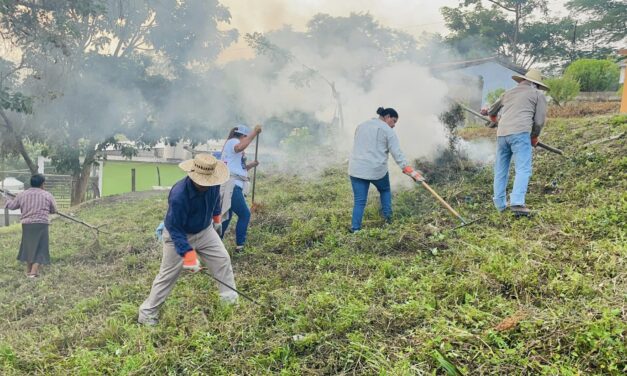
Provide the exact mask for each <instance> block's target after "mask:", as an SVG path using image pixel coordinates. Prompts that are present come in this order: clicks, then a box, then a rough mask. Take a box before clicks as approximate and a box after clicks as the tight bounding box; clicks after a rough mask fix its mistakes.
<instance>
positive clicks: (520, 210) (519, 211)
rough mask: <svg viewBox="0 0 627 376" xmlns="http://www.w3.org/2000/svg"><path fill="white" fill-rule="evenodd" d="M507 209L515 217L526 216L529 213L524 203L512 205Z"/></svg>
mask: <svg viewBox="0 0 627 376" xmlns="http://www.w3.org/2000/svg"><path fill="white" fill-rule="evenodd" d="M509 210H511V211H512V213H514V215H515V216H516V217H522V216H525V217H528V216H530V215H531V210H530V209H529V208H528V207H526V206H524V205H512V206H511V207H510V208H509Z"/></svg>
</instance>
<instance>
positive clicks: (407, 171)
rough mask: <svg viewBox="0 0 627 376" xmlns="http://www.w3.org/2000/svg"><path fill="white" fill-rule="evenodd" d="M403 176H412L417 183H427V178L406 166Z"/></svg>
mask: <svg viewBox="0 0 627 376" xmlns="http://www.w3.org/2000/svg"><path fill="white" fill-rule="evenodd" d="M403 174H405V175H408V176H411V178H412V179H414V180H415V181H425V178H424V177H423V176H422V172H421V171H419V170H414V169H413V168H412V167H411V166H405V167H404V168H403Z"/></svg>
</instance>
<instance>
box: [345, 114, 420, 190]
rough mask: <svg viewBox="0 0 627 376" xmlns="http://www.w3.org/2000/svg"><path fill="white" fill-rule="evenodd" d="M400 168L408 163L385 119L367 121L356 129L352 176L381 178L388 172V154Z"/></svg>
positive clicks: (350, 168)
mask: <svg viewBox="0 0 627 376" xmlns="http://www.w3.org/2000/svg"><path fill="white" fill-rule="evenodd" d="M389 153H392V157H394V160H395V161H396V164H398V165H399V167H400V168H403V167H405V166H407V165H408V163H407V160H406V159H405V155H404V154H403V152H402V151H401V146H400V143H399V141H398V137H396V133H394V130H393V129H392V128H390V126H389V125H387V124H386V123H385V122H384V121H383V120H380V119H378V118H374V119H371V120H368V121H365V122H363V123H361V124H359V126H358V127H357V129H356V130H355V140H354V143H353V151H352V152H351V158H350V160H349V162H348V174H349V175H350V176H353V177H356V178H360V179H366V180H379V179H381V178H382V177H384V176H385V174H387V172H388V154H389Z"/></svg>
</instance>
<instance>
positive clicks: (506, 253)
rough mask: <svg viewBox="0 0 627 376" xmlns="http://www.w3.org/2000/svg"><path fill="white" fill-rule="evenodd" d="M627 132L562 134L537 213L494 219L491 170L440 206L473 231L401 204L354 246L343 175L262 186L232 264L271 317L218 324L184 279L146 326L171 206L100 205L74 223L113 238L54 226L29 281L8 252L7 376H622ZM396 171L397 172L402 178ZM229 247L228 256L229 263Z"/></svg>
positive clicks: (421, 197) (537, 190) (422, 206)
mask: <svg viewBox="0 0 627 376" xmlns="http://www.w3.org/2000/svg"><path fill="white" fill-rule="evenodd" d="M626 130H627V117H625V116H622V117H621V116H613V117H612V116H605V117H596V118H586V119H568V120H552V121H551V122H550V124H548V125H547V127H546V129H545V132H544V134H543V141H546V142H547V143H549V144H551V145H554V146H556V147H559V148H561V149H563V150H565V151H566V153H568V154H569V156H570V157H571V158H570V159H568V158H561V157H559V156H557V155H554V154H550V153H548V152H545V151H542V150H536V152H535V157H534V177H533V179H532V183H531V184H530V194H529V195H528V204H529V205H530V206H531V207H532V208H533V209H536V210H539V213H538V214H537V215H536V216H535V217H533V218H532V219H530V220H527V219H520V220H515V219H513V218H512V217H511V216H510V215H500V214H497V213H496V212H495V210H494V209H493V207H492V203H491V186H492V172H491V168H486V169H484V170H479V172H477V171H474V172H466V173H463V174H462V175H460V176H459V177H458V179H457V180H455V181H449V182H448V183H447V184H445V183H436V184H434V185H433V186H434V188H435V189H436V190H437V191H438V192H439V193H441V194H442V196H443V197H444V198H445V199H446V200H447V201H449V202H450V203H451V204H452V205H453V206H454V207H455V208H458V209H459V211H460V212H461V214H462V215H465V216H467V217H478V216H486V220H485V221H483V222H481V223H480V224H476V225H474V226H471V227H468V228H464V229H461V230H458V231H456V232H447V231H445V230H446V229H448V228H450V227H452V226H453V225H454V224H455V222H454V220H453V219H452V218H451V217H450V216H449V214H448V213H447V212H446V211H445V210H444V209H442V208H441V207H440V206H439V205H438V203H437V202H435V201H434V200H433V199H432V198H431V197H430V196H429V194H428V192H426V191H425V190H424V189H421V188H420V187H416V188H415V189H412V190H406V191H398V190H397V192H396V193H395V198H394V209H395V222H394V224H392V225H384V223H383V221H382V220H381V219H380V218H379V216H378V208H377V201H378V200H377V197H376V196H377V195H376V193H375V194H371V200H370V203H369V205H368V207H367V210H366V215H365V221H364V228H365V230H363V231H362V232H360V233H358V234H354V235H353V234H349V233H348V231H347V230H348V226H349V223H350V215H351V207H352V194H351V192H350V185H349V181H348V178H347V176H346V173H345V171H346V168H345V166H338V167H335V168H329V169H328V170H327V171H326V172H325V173H323V174H322V176H320V177H319V178H316V179H311V180H303V179H301V178H299V177H295V176H278V177H268V176H261V178H260V180H259V182H258V183H259V184H258V186H257V189H258V192H257V194H258V195H259V198H260V199H262V201H263V202H264V208H263V210H260V211H259V212H258V213H256V214H255V216H254V218H253V221H252V228H251V231H250V238H249V243H248V244H249V247H248V248H247V250H246V252H245V253H244V254H242V255H237V256H235V257H234V258H233V266H234V270H235V275H236V280H237V283H238V287H239V288H241V289H242V290H243V291H245V292H248V293H250V294H251V295H253V296H259V297H260V300H261V301H262V302H265V303H271V304H273V305H274V306H276V307H277V309H276V310H275V311H274V312H273V313H267V312H265V311H264V310H262V309H260V308H259V307H257V306H255V305H253V304H251V303H249V302H246V301H242V302H241V303H240V304H239V306H237V307H226V306H223V305H221V304H219V300H218V296H217V293H216V288H215V285H214V282H213V281H212V280H210V279H209V278H208V277H207V276H204V275H201V274H199V275H188V276H184V277H182V278H181V279H179V281H178V284H177V285H176V287H175V289H174V290H173V292H172V294H171V295H170V297H169V299H168V300H167V301H166V303H165V305H164V307H163V309H162V311H161V313H162V315H161V322H160V324H159V325H158V326H157V327H155V328H147V327H142V326H139V325H138V324H136V318H137V308H138V306H139V304H140V303H141V302H142V301H143V299H145V298H146V296H147V294H148V292H149V290H150V284H151V282H152V280H153V278H154V277H155V275H156V273H157V270H158V267H159V261H160V252H161V249H160V246H159V244H158V243H157V242H156V240H155V237H154V228H155V227H156V225H157V224H158V223H159V222H160V220H161V218H162V217H163V215H164V211H165V209H166V194H165V193H159V194H157V195H155V196H152V197H150V198H146V197H145V196H144V197H138V198H133V196H124V197H121V198H120V200H121V201H120V202H116V200H115V197H111V198H108V199H107V200H106V202H102V204H100V205H89V206H85V207H84V208H82V209H81V210H78V211H77V213H76V214H77V215H78V216H79V217H80V218H81V219H83V220H85V221H88V222H90V223H94V224H102V223H109V225H108V226H107V227H106V230H107V231H108V232H110V233H111V234H109V235H106V234H105V235H101V236H100V238H99V241H98V243H97V244H94V241H93V236H92V235H91V234H89V233H85V232H84V230H83V228H81V227H79V226H77V225H75V224H72V223H67V222H64V221H61V220H56V221H54V222H53V224H52V226H51V242H52V243H51V255H52V260H53V265H52V266H50V267H49V268H46V269H45V271H44V275H43V276H42V277H41V278H40V279H39V280H37V281H32V280H27V279H26V278H25V277H24V276H23V274H22V273H23V272H22V266H21V265H18V263H17V261H16V260H15V257H16V254H17V249H18V246H19V239H20V232H19V227H17V228H15V227H14V228H13V230H9V231H7V230H3V231H2V232H0V250H1V251H0V286H1V290H0V320H1V324H0V325H1V327H2V328H1V330H0V374H3V375H12V374H24V375H26V374H29V375H31V374H47V375H50V374H52V375H54V374H59V375H69V374H72V375H74V374H125V375H141V374H158V375H165V374H171V375H193V374H212V375H213V374H217V375H219V374H237V375H244V374H250V375H260V374H273V373H280V372H281V373H282V374H286V375H287V374H295V375H296V374H305V375H307V374H311V375H314V374H389V375H415V374H418V375H420V374H450V375H454V374H468V375H469V374H490V375H511V374H533V375H538V374H545V375H556V374H561V375H577V374H586V375H623V374H625V372H627V360H626V359H627V349H626V345H625V343H626V335H627V247H626V244H625V243H626V242H625V240H626V238H625V236H626V234H625V228H626V215H627V214H626V213H627V193H626V192H627V175H626V171H627V156H626V153H625V151H626V148H625V138H622V139H613V140H609V141H607V140H606V141H603V140H604V139H607V138H610V137H611V136H614V135H616V134H620V133H621V132H625V131H626ZM391 168H396V166H391ZM232 237H233V235H232V234H229V240H228V242H227V248H229V249H233V243H232V240H231V239H232Z"/></svg>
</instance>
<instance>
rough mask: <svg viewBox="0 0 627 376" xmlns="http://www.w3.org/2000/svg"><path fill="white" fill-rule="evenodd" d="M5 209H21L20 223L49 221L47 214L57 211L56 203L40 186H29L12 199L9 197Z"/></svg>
mask: <svg viewBox="0 0 627 376" xmlns="http://www.w3.org/2000/svg"><path fill="white" fill-rule="evenodd" d="M5 207H6V208H7V209H11V210H16V209H20V210H21V211H22V224H31V223H47V224H49V223H50V219H49V218H48V214H54V213H56V212H57V203H56V202H55V201H54V197H52V194H51V193H50V192H48V191H44V190H43V189H41V188H29V189H27V190H26V191H24V192H22V193H19V194H18V195H17V196H16V197H15V198H14V199H12V200H11V199H9V201H7V203H6V205H5Z"/></svg>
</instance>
